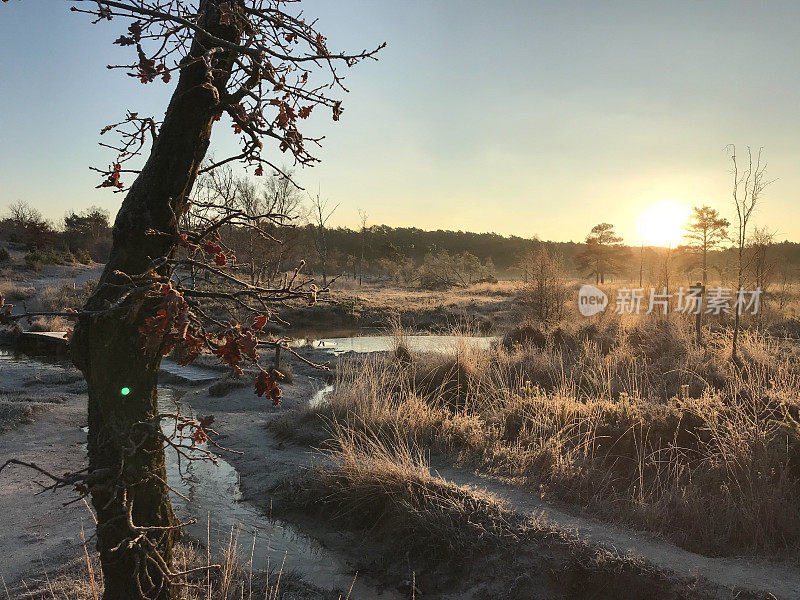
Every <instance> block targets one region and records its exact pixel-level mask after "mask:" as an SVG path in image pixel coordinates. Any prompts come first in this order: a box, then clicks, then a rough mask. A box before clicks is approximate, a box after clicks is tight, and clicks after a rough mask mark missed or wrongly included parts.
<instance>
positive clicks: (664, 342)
mask: <svg viewBox="0 0 800 600" xmlns="http://www.w3.org/2000/svg"><path fill="white" fill-rule="evenodd" d="M546 335H547V341H546V344H545V345H544V347H539V346H538V345H522V344H517V345H514V346H512V347H511V348H506V347H502V346H498V347H496V348H493V349H488V350H486V349H484V350H482V349H478V348H474V347H470V346H467V345H461V346H460V347H459V348H458V349H457V350H456V351H454V352H453V353H451V354H414V353H410V352H407V349H406V352H404V353H402V355H401V353H399V352H395V353H394V354H393V355H389V356H386V357H371V358H368V359H366V360H362V361H357V362H344V363H342V364H341V365H340V368H339V369H338V382H337V383H338V384H337V386H336V390H335V391H334V393H333V394H332V395H331V398H330V403H329V405H328V406H327V407H322V408H317V409H316V410H315V411H314V412H313V413H312V415H305V416H304V417H303V418H304V419H306V420H308V419H310V418H312V417H313V416H315V415H316V416H321V417H323V418H324V419H329V420H331V421H332V422H334V423H343V424H345V426H336V427H335V428H334V430H333V433H334V439H335V443H336V444H337V445H338V446H337V454H336V456H337V460H338V462H339V464H340V470H341V472H342V473H344V474H343V475H338V476H336V477H338V478H339V479H336V478H334V479H331V480H329V484H330V485H332V486H336V485H338V490H339V492H338V494H339V495H342V496H344V495H345V494H346V488H347V485H354V487H355V489H356V490H359V489H362V490H363V488H364V486H366V483H367V482H366V481H365V480H364V478H365V477H366V476H367V475H366V473H367V472H362V471H359V468H360V467H359V461H361V464H362V465H364V467H363V468H366V467H367V466H368V467H369V470H368V473H374V472H375V471H376V470H378V467H379V465H381V464H388V461H387V460H386V453H385V452H384V453H377V454H376V457H375V458H374V459H373V458H371V457H370V456H369V455H368V454H369V453H365V452H363V451H362V450H358V449H359V448H361V447H362V446H364V439H366V438H364V437H363V436H367V438H369V439H373V440H374V441H379V442H380V444H382V445H383V447H385V448H387V449H388V448H391V449H392V452H393V455H394V456H395V458H394V459H393V460H394V464H395V466H394V467H391V468H394V469H396V471H395V472H394V474H393V475H392V476H391V477H389V474H390V473H391V470H390V467H389V466H384V467H382V469H383V471H384V473H385V475H386V477H385V478H384V479H385V480H387V481H392V482H397V483H396V484H395V483H393V484H392V485H397V487H398V489H400V487H399V486H400V485H401V484H400V483H399V482H401V481H402V480H403V479H404V478H405V479H406V480H407V481H419V480H420V478H422V477H423V471H424V469H423V468H421V467H420V466H419V465H418V464H417V462H415V461H417V459H418V457H419V456H424V455H425V454H426V453H428V452H431V451H433V452H443V453H447V454H449V455H450V456H453V457H454V458H456V459H457V460H461V461H463V462H467V463H469V464H472V465H474V466H477V467H479V468H480V469H482V470H483V471H485V472H488V473H491V474H496V475H499V476H503V477H510V478H513V479H514V480H516V481H518V482H520V483H522V484H526V485H531V486H534V487H535V488H536V489H537V491H540V492H541V493H543V494H545V495H549V496H555V497H558V498H560V499H562V500H566V501H570V502H573V503H576V504H579V505H581V506H584V507H588V508H590V509H591V510H592V511H593V512H595V513H596V514H600V515H604V516H606V517H607V518H609V519H612V520H623V521H626V522H628V523H629V524H632V525H634V526H637V527H641V528H646V529H650V530H653V531H658V532H661V533H663V534H665V535H666V536H668V537H670V538H671V539H672V540H674V541H675V542H676V543H678V544H680V545H681V546H683V547H686V548H689V549H692V550H695V551H699V552H703V553H707V554H714V555H728V554H737V553H742V552H745V553H768V554H771V553H786V552H787V551H788V552H791V553H795V552H797V550H798V549H800V513H798V512H797V510H796V507H797V505H798V503H800V438H798V435H797V433H796V432H797V430H798V428H797V427H796V426H795V425H793V424H792V422H791V421H790V420H789V417H792V418H794V419H795V424H796V422H797V418H798V401H797V391H796V390H797V389H798V388H797V383H798V379H797V376H798V374H797V360H796V358H795V357H794V356H793V355H792V353H791V352H790V351H788V350H787V349H786V348H784V347H782V346H780V345H779V344H778V343H777V342H774V341H771V340H770V339H768V338H765V337H763V336H760V335H758V334H755V333H748V334H746V335H745V336H744V337H743V342H742V350H743V352H742V354H743V355H744V356H745V365H746V367H745V368H737V367H735V365H733V364H732V363H731V362H730V361H728V360H727V355H728V353H729V351H730V348H729V345H728V342H727V340H726V336H724V335H717V336H714V337H712V339H711V340H709V343H708V346H707V347H705V348H703V347H698V346H697V345H695V344H694V343H693V342H692V341H691V335H690V333H689V332H688V331H687V330H685V329H684V328H682V327H681V325H680V323H670V322H657V321H655V320H643V321H642V322H639V323H634V324H633V326H625V327H623V326H620V325H619V324H611V325H609V326H608V327H600V328H596V329H595V330H583V331H580V330H578V331H567V330H565V329H563V328H562V329H560V330H559V329H555V330H553V331H550V332H547V333H546ZM359 436H362V437H359ZM400 450H402V452H401V451H400ZM370 452H373V453H374V452H375V449H374V448H373V449H371V450H370ZM398 457H399V458H400V459H402V460H399V461H398ZM412 459H413V460H412ZM375 461H377V462H375ZM398 465H400V466H402V469H401V468H400V467H399V466H398ZM415 465H417V466H415ZM381 481H383V480H381ZM337 482H338V483H337ZM370 485H373V484H370ZM374 485H377V483H375V484H374ZM382 485H383V484H382ZM367 487H369V486H367ZM351 500H352V502H353V503H355V504H354V505H357V506H360V507H361V505H360V504H358V499H357V498H356V497H353V498H351ZM406 501H407V502H413V498H412V497H409V498H407V499H406ZM370 502H371V501H370ZM366 509H367V506H366V504H365V506H363V507H361V508H359V511H366ZM383 509H386V510H388V508H387V507H383V508H382V509H381V510H383Z"/></svg>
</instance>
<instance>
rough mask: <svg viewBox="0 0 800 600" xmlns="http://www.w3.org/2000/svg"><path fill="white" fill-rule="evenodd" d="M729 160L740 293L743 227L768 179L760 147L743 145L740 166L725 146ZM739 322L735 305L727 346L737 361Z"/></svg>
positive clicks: (743, 242) (742, 285)
mask: <svg viewBox="0 0 800 600" xmlns="http://www.w3.org/2000/svg"><path fill="white" fill-rule="evenodd" d="M728 150H729V152H730V155H731V162H732V163H733V169H732V174H733V192H732V195H733V203H734V205H735V207H736V250H737V278H736V283H737V285H736V288H737V290H739V291H740V292H741V291H742V290H743V289H744V275H745V248H746V245H747V226H748V225H749V223H750V218H751V217H752V216H753V211H754V210H755V208H756V206H757V204H758V201H759V199H760V198H761V193H762V192H763V191H764V188H765V187H767V186H768V185H769V184H770V182H769V181H767V180H766V179H765V175H766V171H767V165H766V163H765V162H763V159H762V154H763V148H759V149H758V153H757V154H756V156H755V157H753V152H752V151H751V149H750V147H749V146H748V147H747V161H746V163H745V164H744V165H742V166H740V164H739V161H738V159H737V156H736V146H734V145H733V144H731V145H730V146H728ZM740 325H741V310H740V307H738V306H737V309H736V310H735V311H734V321H733V343H732V346H731V359H732V360H733V361H735V362H738V361H739V354H738V352H739V328H740Z"/></svg>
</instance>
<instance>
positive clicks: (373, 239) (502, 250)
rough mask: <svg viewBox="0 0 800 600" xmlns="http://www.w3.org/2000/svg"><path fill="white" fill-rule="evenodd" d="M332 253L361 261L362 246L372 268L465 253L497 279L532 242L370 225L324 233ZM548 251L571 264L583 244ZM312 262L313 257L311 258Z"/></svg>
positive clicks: (512, 269) (514, 270) (514, 269)
mask: <svg viewBox="0 0 800 600" xmlns="http://www.w3.org/2000/svg"><path fill="white" fill-rule="evenodd" d="M306 229H307V230H308V231H307V235H309V236H313V233H314V232H313V226H311V225H308V226H306ZM326 235H327V238H328V246H329V249H330V251H331V252H333V253H336V254H339V255H342V256H352V257H357V258H360V256H361V248H362V243H363V245H364V262H365V266H366V265H373V269H370V270H375V269H374V267H375V266H376V263H377V262H378V261H380V260H381V259H392V258H395V257H397V256H402V257H405V258H410V259H412V260H413V261H414V262H415V263H416V264H418V265H419V264H422V263H423V261H424V259H425V256H426V255H428V254H438V253H440V252H442V251H445V252H447V253H449V254H451V255H459V254H463V253H465V252H468V253H470V254H472V255H474V256H475V257H477V258H478V259H479V260H480V261H481V262H485V261H487V260H489V261H491V262H492V263H493V264H494V267H495V269H496V270H497V273H498V274H499V275H500V276H507V275H515V274H518V272H519V270H520V269H519V263H520V259H521V257H522V256H523V254H524V253H525V252H526V251H527V250H528V249H529V248H530V247H531V244H532V240H530V239H526V238H523V237H518V236H503V235H499V234H497V233H474V232H471V231H450V230H443V229H437V230H435V231H426V230H424V229H419V228H417V227H389V226H388V225H373V226H372V227H368V228H366V229H365V230H364V231H363V232H362V231H358V230H353V229H348V228H345V227H337V228H333V229H329V230H328V231H327V232H326ZM544 243H545V244H546V245H547V247H548V249H550V250H551V251H553V252H555V253H557V254H559V255H560V256H562V257H563V258H564V259H565V261H566V262H569V263H570V264H571V263H573V262H574V257H575V255H576V253H577V252H578V250H579V249H580V248H581V246H583V244H576V243H574V242H544ZM312 262H313V257H312Z"/></svg>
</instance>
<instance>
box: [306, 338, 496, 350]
mask: <svg viewBox="0 0 800 600" xmlns="http://www.w3.org/2000/svg"><path fill="white" fill-rule="evenodd" d="M402 339H403V343H404V344H405V345H406V347H407V348H408V349H409V350H412V351H415V352H448V351H451V350H454V349H456V348H458V346H459V344H464V345H467V346H476V347H478V348H489V347H490V346H491V345H492V343H493V342H495V341H496V340H497V339H498V338H497V337H493V336H487V337H481V336H461V335H407V336H404V337H403V338H402ZM295 344H296V345H298V346H303V345H307V346H313V347H314V348H319V349H321V350H327V351H329V352H330V353H332V354H343V353H345V352H357V353H366V352H388V351H390V350H394V349H395V347H396V346H397V338H395V337H394V336H391V335H364V336H354V337H331V338H322V339H319V340H315V339H310V338H307V339H302V340H296V341H295Z"/></svg>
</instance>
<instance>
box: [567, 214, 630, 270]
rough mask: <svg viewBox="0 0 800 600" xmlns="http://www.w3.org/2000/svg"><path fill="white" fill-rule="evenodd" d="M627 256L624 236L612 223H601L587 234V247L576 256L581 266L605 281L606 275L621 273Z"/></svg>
mask: <svg viewBox="0 0 800 600" xmlns="http://www.w3.org/2000/svg"><path fill="white" fill-rule="evenodd" d="M624 256H625V247H624V246H623V245H622V238H621V237H620V236H618V235H617V233H616V232H615V231H614V226H613V225H612V224H611V223H599V224H598V225H595V226H594V227H592V230H591V231H590V232H589V235H588V236H586V248H585V249H584V250H583V251H581V252H579V253H578V255H577V256H576V259H577V262H578V266H579V268H580V269H581V270H582V271H584V272H587V273H589V274H590V275H594V277H595V282H596V283H605V281H606V275H607V274H613V273H619V272H620V270H621V269H622V261H623V259H624Z"/></svg>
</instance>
